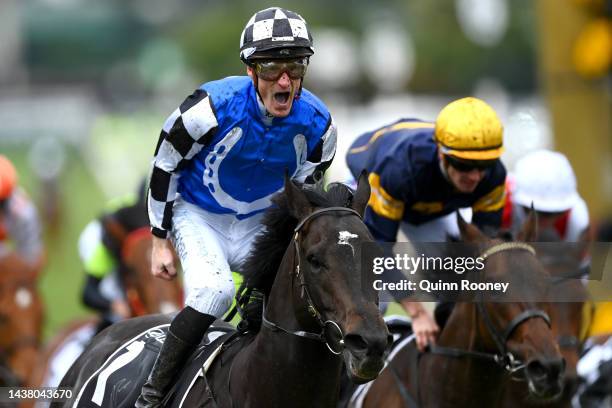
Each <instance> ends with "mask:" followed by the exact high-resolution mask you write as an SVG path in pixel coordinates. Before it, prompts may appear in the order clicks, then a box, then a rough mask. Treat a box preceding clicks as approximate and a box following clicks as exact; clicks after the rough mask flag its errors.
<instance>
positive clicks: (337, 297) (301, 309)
mask: <svg viewBox="0 0 612 408" xmlns="http://www.w3.org/2000/svg"><path fill="white" fill-rule="evenodd" d="M369 195H370V188H369V185H368V181H367V178H366V177H365V175H363V176H362V177H360V180H359V187H358V189H357V192H356V193H355V194H354V195H352V194H351V192H350V190H349V189H348V188H347V187H346V186H344V185H341V184H332V185H331V186H330V188H329V189H328V191H326V192H324V191H322V190H321V189H309V188H307V187H304V188H302V189H300V188H299V187H297V186H296V185H295V184H294V183H293V182H292V181H290V180H289V179H288V178H286V180H285V190H284V193H282V194H280V195H278V196H276V198H275V200H274V201H275V204H276V205H277V209H276V210H275V211H277V214H275V215H274V214H272V215H271V216H270V214H268V217H267V219H266V220H264V224H265V225H266V227H267V230H268V232H267V235H271V234H270V232H271V231H272V230H273V229H277V230H278V229H279V228H278V225H276V226H275V225H273V224H274V221H273V220H274V219H276V220H277V221H278V222H283V220H284V221H285V223H286V220H287V219H291V220H292V222H291V223H290V224H287V225H286V226H285V227H284V228H285V232H284V234H281V235H286V236H288V238H287V239H285V242H284V243H283V244H282V245H278V243H277V245H275V246H276V247H277V248H280V247H282V248H283V252H284V256H283V258H282V262H281V263H280V267H279V268H278V272H276V273H275V277H276V279H275V280H274V283H273V285H272V284H271V282H270V277H268V283H267V284H263V285H261V284H259V285H258V284H257V281H258V280H259V281H260V282H261V280H262V278H263V277H262V276H261V270H260V271H259V272H257V270H258V269H259V268H258V266H257V264H255V265H253V264H252V263H253V261H255V260H256V258H257V256H259V255H261V254H262V253H268V254H269V256H270V257H271V258H273V257H274V255H271V254H270V251H266V244H265V240H259V241H256V242H255V245H254V249H253V251H252V253H251V257H250V258H249V260H250V261H249V260H247V264H248V263H249V262H250V263H251V264H250V265H249V267H248V269H250V270H251V271H254V272H255V274H256V275H257V274H259V275H260V276H252V275H251V274H250V273H249V271H248V270H245V272H246V273H245V276H246V277H247V281H248V282H251V283H253V282H255V285H254V286H256V287H259V288H261V289H263V291H264V292H265V293H266V295H268V298H269V302H268V308H267V309H266V311H265V314H266V315H267V317H268V319H266V318H265V316H264V325H268V326H270V325H274V326H276V328H278V327H280V326H282V327H284V328H287V327H290V329H289V330H285V329H282V330H283V331H286V332H290V333H291V334H297V333H298V332H301V333H304V332H307V334H308V335H309V337H310V338H313V339H315V340H317V339H318V340H322V341H323V342H325V343H326V344H327V346H328V348H329V350H330V351H331V352H332V353H334V354H342V356H343V357H344V361H345V363H346V369H347V372H348V375H349V377H350V378H352V379H353V381H355V382H359V383H362V382H366V381H370V380H372V379H374V378H375V377H376V376H377V375H378V373H379V372H380V370H381V369H382V367H383V364H384V356H385V353H386V351H387V348H388V346H389V344H390V335H389V332H388V330H387V327H386V325H385V323H384V321H383V320H382V318H381V315H380V313H379V310H378V307H377V297H376V293H375V292H374V290H373V289H371V290H368V288H367V286H366V285H363V282H362V278H363V277H365V275H364V276H362V274H363V273H365V271H364V270H362V267H361V266H362V265H361V263H362V261H361V253H362V246H363V244H364V243H368V242H372V241H373V240H372V237H371V235H370V233H369V232H368V229H367V227H366V226H365V224H364V223H363V221H362V218H361V216H362V215H363V212H364V209H365V206H366V203H367V201H368V199H369ZM278 212H281V213H282V212H284V213H285V217H282V216H279V213H278ZM258 254H259V255H258ZM255 263H256V262H255ZM259 263H260V264H261V260H260V261H259ZM264 269H265V268H264ZM263 279H265V278H263ZM278 299H283V301H278ZM272 320H273V321H274V323H271V321H272ZM298 335H300V334H298ZM303 337H305V336H303ZM313 343H314V342H313ZM321 352H322V353H329V352H328V351H327V350H326V349H325V347H323V348H322V349H321Z"/></svg>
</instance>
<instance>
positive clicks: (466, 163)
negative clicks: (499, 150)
mask: <svg viewBox="0 0 612 408" xmlns="http://www.w3.org/2000/svg"><path fill="white" fill-rule="evenodd" d="M444 157H445V158H446V162H447V163H448V164H449V165H451V166H452V167H453V168H454V169H455V170H457V171H460V172H462V173H469V172H471V171H473V170H478V171H485V170H487V169H490V168H491V167H493V166H494V165H495V163H496V162H497V159H494V160H466V159H458V158H456V157H453V156H450V155H445V156H444Z"/></svg>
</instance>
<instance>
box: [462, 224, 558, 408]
mask: <svg viewBox="0 0 612 408" xmlns="http://www.w3.org/2000/svg"><path fill="white" fill-rule="evenodd" d="M458 222H459V229H460V231H461V236H462V239H463V240H464V241H466V242H471V243H474V244H476V245H477V246H478V247H479V248H480V256H481V257H482V258H484V268H483V270H482V275H481V278H482V279H483V280H484V281H486V282H508V283H509V284H510V285H509V288H510V289H509V290H508V292H507V294H506V296H509V297H508V299H510V298H511V297H514V298H515V299H518V298H520V299H529V300H526V301H521V302H508V301H504V299H499V300H500V301H499V302H483V301H482V300H481V301H477V302H476V308H475V309H476V314H477V315H478V322H479V323H478V334H477V338H478V340H477V343H480V347H481V348H482V349H486V350H487V351H492V352H494V353H495V354H497V355H498V356H500V357H501V358H502V361H501V364H502V365H503V366H504V367H505V368H506V370H508V371H509V372H510V373H511V374H513V375H514V376H516V375H518V374H521V373H522V374H523V375H524V379H525V380H526V381H527V383H528V388H529V391H530V393H531V394H532V395H533V397H535V398H538V399H550V398H556V397H558V396H559V395H560V393H561V391H562V385H563V372H564V368H565V362H564V360H563V358H562V356H561V354H560V352H559V347H558V345H557V342H556V340H555V337H554V335H553V332H552V331H551V327H550V318H549V317H548V314H547V313H546V312H545V310H546V311H548V308H547V307H545V306H546V305H545V304H543V303H541V302H538V301H537V300H539V299H544V298H545V297H546V295H547V292H546V285H545V283H546V282H547V280H546V278H547V277H548V273H547V271H546V270H545V269H544V267H543V266H542V264H541V263H540V262H539V261H538V259H537V258H536V256H535V250H534V249H533V248H532V247H531V246H530V245H528V244H526V243H525V242H503V241H501V240H498V239H494V240H491V239H489V238H488V237H486V236H485V235H484V234H482V233H481V232H480V231H479V230H478V228H477V227H475V226H473V225H470V224H467V223H465V221H463V219H461V217H460V216H459V217H458ZM535 236H536V224H535V218H534V217H532V216H530V217H528V220H527V221H526V223H525V225H524V226H523V228H522V231H521V233H520V234H519V240H520V241H533V240H534V239H535ZM531 299H533V301H531ZM540 306H541V307H542V308H540Z"/></svg>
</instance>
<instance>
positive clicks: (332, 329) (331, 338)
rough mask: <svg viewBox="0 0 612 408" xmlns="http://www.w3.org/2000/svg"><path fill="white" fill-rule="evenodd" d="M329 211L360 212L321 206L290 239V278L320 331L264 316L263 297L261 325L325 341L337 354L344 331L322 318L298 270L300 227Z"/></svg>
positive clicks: (305, 219)
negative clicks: (294, 327) (292, 257)
mask: <svg viewBox="0 0 612 408" xmlns="http://www.w3.org/2000/svg"><path fill="white" fill-rule="evenodd" d="M331 212H336V213H337V212H344V213H350V214H353V215H356V216H358V217H359V219H361V214H359V213H358V212H357V211H355V210H353V209H352V208H346V207H328V208H321V209H318V210H315V211H313V212H312V213H311V214H309V215H308V216H306V217H305V218H304V219H302V220H301V221H300V222H299V223H298V225H297V226H296V227H295V229H294V230H293V232H294V234H293V239H292V241H293V244H294V248H295V253H296V258H297V263H296V265H295V268H294V270H293V274H292V279H294V278H297V279H298V280H299V284H300V287H301V297H302V298H304V297H305V299H306V303H307V310H308V312H309V313H310V315H311V316H312V317H314V318H315V320H316V321H317V324H318V325H319V327H320V328H321V331H320V332H319V333H312V332H308V331H304V330H296V331H293V330H288V329H285V328H283V327H281V326H279V325H278V324H276V323H274V322H272V321H270V320H269V319H267V318H266V313H265V311H266V302H265V299H264V304H263V313H262V316H261V322H262V325H264V326H266V327H267V328H269V329H271V330H273V331H281V332H283V333H287V334H291V335H293V336H297V337H301V338H305V339H309V340H316V341H320V342H322V343H325V345H326V346H327V348H328V349H329V351H330V352H332V353H333V354H336V355H338V354H341V353H342V351H343V350H344V333H342V329H341V328H340V326H339V325H338V323H336V322H335V321H333V320H324V319H323V317H322V315H321V313H320V312H319V311H318V310H317V308H316V306H315V305H314V302H313V301H312V297H311V296H310V292H309V291H308V284H307V283H306V281H305V278H304V274H303V273H301V271H300V264H301V258H300V244H299V238H300V231H301V229H302V227H304V225H305V224H306V223H307V222H308V221H310V220H312V219H313V218H316V217H318V216H319V215H321V214H325V213H331Z"/></svg>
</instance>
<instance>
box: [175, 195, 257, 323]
mask: <svg viewBox="0 0 612 408" xmlns="http://www.w3.org/2000/svg"><path fill="white" fill-rule="evenodd" d="M262 218H263V213H260V214H257V215H254V216H252V217H249V218H246V219H243V220H239V219H238V218H236V217H235V216H234V215H233V214H214V213H210V212H207V211H204V210H203V209H201V208H199V207H198V206H196V205H193V204H190V203H188V202H186V201H184V200H183V199H182V198H180V197H178V198H177V199H176V201H175V203H174V207H173V217H172V222H173V229H172V234H171V239H172V242H173V244H174V248H175V249H176V252H177V254H178V257H179V259H180V260H181V265H182V268H183V274H184V275H183V286H184V290H185V305H186V306H191V307H192V308H194V309H196V310H197V311H198V312H200V313H206V314H209V315H213V316H215V317H217V318H219V317H221V316H223V314H225V312H227V311H228V310H229V308H230V306H231V304H232V300H233V298H234V293H235V288H234V281H233V279H232V273H231V272H232V270H234V271H236V270H238V268H239V266H240V265H241V263H242V262H243V261H244V260H245V259H246V257H247V255H248V254H249V252H250V250H251V246H252V243H253V241H254V239H255V236H256V235H257V234H258V233H259V232H260V231H262V230H263V225H262V224H261V220H262Z"/></svg>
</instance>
